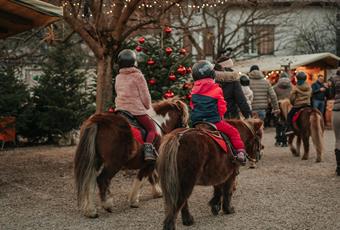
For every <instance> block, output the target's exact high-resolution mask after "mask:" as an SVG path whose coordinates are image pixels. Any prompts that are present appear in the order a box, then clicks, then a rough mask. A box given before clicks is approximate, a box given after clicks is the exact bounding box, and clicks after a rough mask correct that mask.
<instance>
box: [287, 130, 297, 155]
mask: <svg viewBox="0 0 340 230" xmlns="http://www.w3.org/2000/svg"><path fill="white" fill-rule="evenodd" d="M294 137H295V135H290V136H289V137H288V145H289V149H290V151H291V152H292V154H293V156H296V157H298V156H300V155H299V153H298V152H297V151H296V149H295V147H294V145H293V141H294Z"/></svg>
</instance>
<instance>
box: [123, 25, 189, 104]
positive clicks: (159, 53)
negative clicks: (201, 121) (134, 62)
mask: <svg viewBox="0 0 340 230" xmlns="http://www.w3.org/2000/svg"><path fill="white" fill-rule="evenodd" d="M128 48H130V49H135V51H136V52H137V59H138V68H139V69H140V70H141V71H142V73H143V74H144V76H145V78H146V80H147V82H148V86H149V90H150V94H151V97H152V99H153V100H160V99H163V98H165V99H167V98H172V97H175V96H177V97H179V98H181V99H182V100H184V101H186V102H188V101H189V99H190V98H191V95H190V89H191V85H192V77H191V56H190V55H188V53H187V51H186V50H185V49H184V48H183V47H182V46H181V44H180V41H175V39H174V38H173V36H172V29H171V28H170V27H165V28H164V29H163V31H162V33H161V34H160V35H159V36H152V37H149V36H148V37H143V36H137V37H136V38H135V39H133V40H131V41H129V42H128Z"/></svg>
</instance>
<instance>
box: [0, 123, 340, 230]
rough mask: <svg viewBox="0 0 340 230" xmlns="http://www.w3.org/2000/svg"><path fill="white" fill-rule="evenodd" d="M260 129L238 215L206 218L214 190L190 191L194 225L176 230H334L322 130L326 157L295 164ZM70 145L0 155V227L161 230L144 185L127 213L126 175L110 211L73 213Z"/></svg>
mask: <svg viewBox="0 0 340 230" xmlns="http://www.w3.org/2000/svg"><path fill="white" fill-rule="evenodd" d="M273 138H274V132H273V130H266V134H265V139H264V144H265V146H266V153H265V156H264V159H263V160H262V161H261V162H260V164H259V168H257V169H255V170H250V169H247V168H244V169H242V170H241V174H240V175H239V178H238V188H237V191H236V193H235V195H234V198H233V204H234V206H235V209H236V213H235V214H233V215H229V216H227V215H220V216H217V217H214V216H212V214H211V213H210V210H209V208H208V206H207V202H208V200H209V199H210V196H211V192H212V189H211V188H208V187H196V188H195V190H194V193H193V194H192V196H191V199H190V202H189V205H190V208H191V212H192V214H193V216H194V218H195V221H196V222H195V225H194V226H193V227H184V226H183V225H182V224H181V222H180V221H178V222H177V226H178V229H187V230H191V229H259V230H260V229H261V230H263V229H275V230H276V229H315V230H317V229H318V230H319V229H322V230H326V229H332V230H335V229H340V178H337V177H336V176H335V172H334V171H335V162H334V158H335V157H334V153H333V147H334V137H333V133H332V132H331V131H326V136H325V142H326V153H325V156H324V161H323V162H322V163H318V164H316V163H314V161H315V151H314V148H312V151H311V155H310V156H311V157H310V159H309V160H308V161H301V160H300V159H298V158H294V157H292V156H291V154H290V153H289V151H288V148H276V147H274V146H273V142H274V141H273ZM74 150H75V147H66V148H58V147H50V146H44V147H32V148H17V149H15V150H8V151H2V152H0V229H161V227H162V221H163V218H164V212H163V202H162V200H161V199H156V200H151V199H150V190H151V188H150V186H148V185H146V186H144V187H143V193H142V202H141V207H140V208H138V209H130V208H129V207H128V203H127V199H126V197H127V193H128V191H129V190H130V185H131V183H132V177H131V176H128V175H126V174H124V173H120V174H119V175H117V176H116V177H115V178H114V179H113V180H112V188H111V190H112V193H113V194H114V200H115V204H116V205H115V209H114V211H113V213H106V212H105V211H103V210H102V209H100V211H99V214H100V217H99V218H98V219H95V220H91V219H86V218H84V217H83V216H82V215H81V214H80V213H79V212H78V211H77V208H76V200H75V195H74V187H73V177H72V160H73V154H74Z"/></svg>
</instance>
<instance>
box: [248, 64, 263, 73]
mask: <svg viewBox="0 0 340 230" xmlns="http://www.w3.org/2000/svg"><path fill="white" fill-rule="evenodd" d="M253 70H260V68H259V66H258V65H252V66H251V67H250V70H249V72H251V71H253Z"/></svg>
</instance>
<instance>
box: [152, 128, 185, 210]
mask: <svg viewBox="0 0 340 230" xmlns="http://www.w3.org/2000/svg"><path fill="white" fill-rule="evenodd" d="M179 145H180V143H179V137H178V136H177V135H176V134H170V135H169V136H167V137H165V139H164V141H162V144H161V146H160V148H159V153H160V155H159V158H158V163H157V169H158V173H159V177H160V182H161V187H162V191H163V197H164V200H165V209H166V211H167V212H172V211H174V210H173V209H175V208H176V206H177V203H178V197H179V193H180V191H179V190H180V185H179V178H178V165H177V154H178V149H179Z"/></svg>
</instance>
